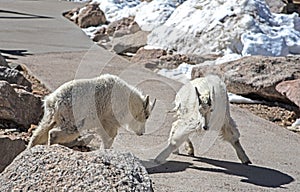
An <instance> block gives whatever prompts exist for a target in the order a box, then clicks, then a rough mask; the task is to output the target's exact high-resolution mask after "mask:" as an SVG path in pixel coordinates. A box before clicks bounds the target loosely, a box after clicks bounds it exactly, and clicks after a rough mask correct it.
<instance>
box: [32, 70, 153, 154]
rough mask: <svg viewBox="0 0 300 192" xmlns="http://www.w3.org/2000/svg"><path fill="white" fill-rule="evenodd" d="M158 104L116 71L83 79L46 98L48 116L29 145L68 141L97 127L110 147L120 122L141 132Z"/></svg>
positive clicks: (65, 85) (67, 84)
mask: <svg viewBox="0 0 300 192" xmlns="http://www.w3.org/2000/svg"><path fill="white" fill-rule="evenodd" d="M153 107H154V104H153V105H151V104H150V101H149V96H148V95H147V96H144V95H142V93H141V92H140V91H139V90H137V89H136V88H134V87H133V86H131V85H129V84H127V83H126V82H125V81H124V80H122V79H120V78H119V77H117V76H114V75H109V74H105V75H101V76H99V77H96V78H93V79H80V80H73V81H70V82H67V83H65V84H63V85H62V86H60V87H59V88H58V89H57V90H55V91H54V92H53V93H51V94H50V95H48V96H47V97H46V98H45V100H44V116H43V119H42V120H41V122H40V123H39V126H38V127H37V129H36V130H35V131H34V133H33V135H32V137H31V139H30V142H29V144H28V148H31V147H33V146H35V145H38V144H48V145H52V144H65V143H70V142H72V141H74V140H75V139H77V138H78V137H79V136H80V130H83V129H91V128H95V127H96V128H97V133H99V134H100V137H101V139H102V141H103V145H104V148H105V149H107V148H110V147H111V145H112V143H113V141H114V138H115V137H116V135H117V131H118V128H119V127H120V126H127V127H129V128H130V129H131V130H133V131H134V132H135V133H136V134H137V135H142V134H143V133H144V132H145V123H146V120H147V119H148V117H149V115H150V112H151V110H152V109H153Z"/></svg>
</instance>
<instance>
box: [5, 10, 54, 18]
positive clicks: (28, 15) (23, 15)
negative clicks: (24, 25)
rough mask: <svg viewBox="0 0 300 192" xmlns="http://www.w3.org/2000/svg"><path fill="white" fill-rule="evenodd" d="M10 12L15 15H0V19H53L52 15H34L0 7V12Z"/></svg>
mask: <svg viewBox="0 0 300 192" xmlns="http://www.w3.org/2000/svg"><path fill="white" fill-rule="evenodd" d="M1 13H4V14H11V15H15V16H3V15H1V16H0V19H53V17H48V16H43V15H35V14H30V13H22V12H17V11H8V10H2V9H0V14H1Z"/></svg>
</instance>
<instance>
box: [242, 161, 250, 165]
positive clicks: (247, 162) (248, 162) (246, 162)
mask: <svg viewBox="0 0 300 192" xmlns="http://www.w3.org/2000/svg"><path fill="white" fill-rule="evenodd" d="M243 164H244V165H250V164H252V162H251V161H250V160H248V161H245V162H243Z"/></svg>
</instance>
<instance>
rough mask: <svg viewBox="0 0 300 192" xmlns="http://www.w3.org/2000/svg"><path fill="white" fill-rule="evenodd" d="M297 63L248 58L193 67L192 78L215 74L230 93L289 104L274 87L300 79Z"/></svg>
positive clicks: (284, 59)
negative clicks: (220, 78) (287, 81)
mask: <svg viewBox="0 0 300 192" xmlns="http://www.w3.org/2000/svg"><path fill="white" fill-rule="evenodd" d="M299 62H300V58H299V57H297V56H291V57H265V56H249V57H244V58H242V59H239V60H236V61H232V62H227V63H223V64H220V65H203V66H202V65H199V66H197V67H194V68H193V70H192V78H197V77H200V76H203V75H205V74H208V73H214V74H219V75H221V76H222V77H223V78H224V81H225V83H226V85H227V89H228V91H230V92H232V93H235V94H238V95H244V96H253V97H260V98H263V99H266V100H269V101H279V102H284V103H291V102H290V100H289V99H288V98H287V97H286V96H285V95H283V94H281V93H279V92H278V91H277V90H276V89H275V87H276V85H277V84H278V83H280V82H282V81H286V80H294V79H300V65H299Z"/></svg>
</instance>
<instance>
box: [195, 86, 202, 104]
mask: <svg viewBox="0 0 300 192" xmlns="http://www.w3.org/2000/svg"><path fill="white" fill-rule="evenodd" d="M195 91H196V95H197V99H198V101H199V105H201V104H202V101H201V99H200V96H201V94H200V93H199V91H198V89H197V87H195Z"/></svg>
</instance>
